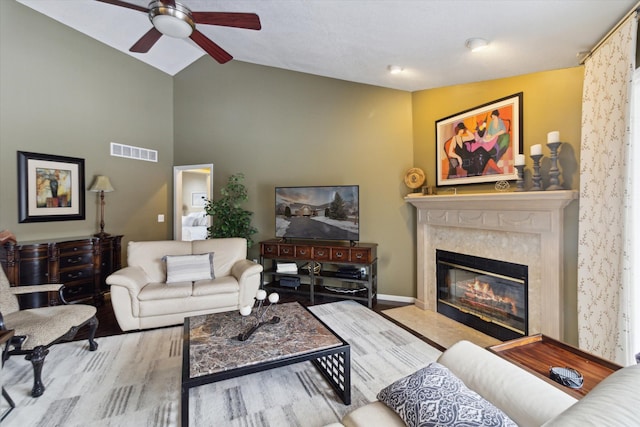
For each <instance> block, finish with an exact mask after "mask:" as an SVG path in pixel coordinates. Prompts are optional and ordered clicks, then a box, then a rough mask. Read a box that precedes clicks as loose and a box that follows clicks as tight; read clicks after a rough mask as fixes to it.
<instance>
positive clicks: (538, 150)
mask: <svg viewBox="0 0 640 427" xmlns="http://www.w3.org/2000/svg"><path fill="white" fill-rule="evenodd" d="M539 154H542V145H540V144H536V145H532V146H531V155H532V156H537V155H539Z"/></svg>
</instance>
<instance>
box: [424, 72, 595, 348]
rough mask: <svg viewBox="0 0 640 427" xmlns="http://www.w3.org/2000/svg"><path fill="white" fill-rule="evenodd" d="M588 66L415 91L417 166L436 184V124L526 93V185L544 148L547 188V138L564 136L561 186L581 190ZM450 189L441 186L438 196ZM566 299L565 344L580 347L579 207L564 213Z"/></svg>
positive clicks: (574, 205)
mask: <svg viewBox="0 0 640 427" xmlns="http://www.w3.org/2000/svg"><path fill="white" fill-rule="evenodd" d="M583 73H584V69H583V67H574V68H568V69H562V70H555V71H548V72H541V73H533V74H527V75H523V76H517V77H511V78H506V79H499V80H490V81H483V82H477V83H470V84H465V85H457V86H450V87H443V88H438V89H431V90H425V91H419V92H414V93H413V94H412V111H413V137H414V163H415V165H416V166H417V167H420V168H422V169H423V170H424V171H425V174H426V175H427V181H428V183H429V184H430V185H435V183H436V171H435V164H436V149H435V122H436V121H438V120H440V119H442V118H444V117H448V116H450V115H453V114H456V113H458V112H461V111H465V110H468V109H471V108H474V107H476V106H478V105H482V104H485V103H487V102H491V101H493V100H496V99H499V98H503V97H505V96H509V95H513V94H515V93H519V92H523V108H522V109H523V124H522V127H523V145H524V148H523V153H524V154H525V157H526V170H527V173H526V174H525V178H526V179H525V181H526V185H527V186H529V185H530V184H531V182H530V180H531V169H532V161H531V159H530V157H529V153H530V147H531V145H534V144H542V146H543V150H542V152H543V154H544V155H545V156H546V158H545V159H543V167H542V169H543V174H542V175H543V177H544V178H545V179H544V181H543V184H544V185H545V186H546V185H547V182H546V177H547V174H546V173H545V172H546V171H548V167H549V162H548V156H549V150H548V148H547V147H546V145H545V144H546V142H547V133H548V132H550V131H554V130H557V131H560V139H561V140H562V141H563V142H564V143H565V144H563V145H562V146H561V149H560V154H559V166H560V168H561V170H562V175H561V180H560V182H561V184H563V185H564V186H565V188H567V189H572V190H578V189H579V188H580V182H579V167H578V165H579V164H580V157H579V154H580V129H581V124H580V123H581V115H582V83H583ZM448 188H451V187H446V186H444V187H439V188H438V189H437V191H438V192H443V191H446V190H447V189H448ZM456 188H457V191H458V193H461V192H462V193H464V192H485V191H495V190H494V189H493V185H491V184H482V185H468V186H467V185H465V186H457V187H456ZM564 233H565V241H564V246H565V247H564V249H565V262H564V299H565V311H564V315H565V329H564V333H565V339H566V340H567V341H568V342H570V343H574V344H577V336H578V335H577V334H578V325H577V322H578V320H577V280H578V279H577V258H578V202H577V201H576V202H573V203H572V204H570V205H569V206H568V207H567V208H566V209H565V224H564Z"/></svg>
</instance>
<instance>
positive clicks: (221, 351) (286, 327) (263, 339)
mask: <svg viewBox="0 0 640 427" xmlns="http://www.w3.org/2000/svg"><path fill="white" fill-rule="evenodd" d="M254 313H255V310H254ZM254 313H252V314H251V316H250V317H251V318H252V320H253V319H255V315H254ZM273 316H278V317H280V322H279V323H276V324H266V325H264V326H262V327H261V328H259V329H258V330H257V331H256V332H254V333H253V335H252V336H251V337H250V338H249V339H248V340H246V341H240V340H239V339H238V335H239V334H240V333H242V332H244V331H246V330H247V329H248V328H250V327H251V325H252V323H251V322H250V321H249V320H248V319H247V318H245V317H242V316H241V315H240V313H239V312H238V311H228V312H223V313H214V314H206V315H201V316H193V317H190V318H189V337H188V339H189V377H190V378H196V377H200V376H203V375H210V374H215V373H219V372H223V371H228V370H231V369H236V368H241V367H246V366H251V365H255V364H258V363H263V362H268V361H274V360H278V359H282V358H285V357H290V356H296V355H300V354H304V353H308V352H310V351H316V350H323V349H327V348H331V347H335V346H338V345H341V344H342V343H343V342H342V340H341V339H340V338H339V337H337V336H336V335H335V334H333V333H332V332H331V331H330V330H329V329H327V328H326V327H325V326H324V325H323V324H322V323H321V322H320V321H319V320H318V319H317V318H316V317H315V316H314V315H313V314H311V313H310V312H309V311H308V310H307V309H305V308H304V307H302V306H301V305H300V304H299V303H297V302H292V303H286V304H276V305H274V306H271V307H270V308H269V311H268V312H267V315H266V316H265V320H267V319H270V318H271V317H273Z"/></svg>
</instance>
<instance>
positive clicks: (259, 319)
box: [238, 289, 280, 341]
mask: <svg viewBox="0 0 640 427" xmlns="http://www.w3.org/2000/svg"><path fill="white" fill-rule="evenodd" d="M266 297H267V293H266V292H265V291H264V290H262V289H261V290H258V293H257V294H256V297H255V298H254V300H255V301H257V302H258V305H257V307H256V308H255V309H252V308H251V306H247V307H243V308H241V309H240V314H241V315H242V316H243V323H247V322H249V323H250V326H249V328H248V329H247V330H246V331H245V332H242V333H240V334H239V335H238V340H239V341H246V340H248V339H249V338H251V335H253V333H254V332H255V331H257V330H258V329H259V328H260V327H262V326H264V325H274V324H276V323H278V322H280V318H279V317H278V316H273V317H272V318H271V319H269V320H264V319H265V318H266V317H267V312H268V311H269V309H270V308H271V307H273V306H275V305H276V303H277V302H278V300H279V299H280V297H279V295H278V294H277V293H275V292H274V293H272V294H271V295H269V305H266V306H265V305H264V302H265V299H266ZM254 305H255V302H254ZM252 314H253V316H252ZM245 319H246V320H245Z"/></svg>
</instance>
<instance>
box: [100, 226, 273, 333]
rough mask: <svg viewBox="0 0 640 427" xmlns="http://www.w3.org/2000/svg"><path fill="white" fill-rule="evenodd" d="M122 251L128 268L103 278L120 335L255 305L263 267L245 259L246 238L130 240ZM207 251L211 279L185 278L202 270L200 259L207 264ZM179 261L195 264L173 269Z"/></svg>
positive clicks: (201, 277)
mask: <svg viewBox="0 0 640 427" xmlns="http://www.w3.org/2000/svg"><path fill="white" fill-rule="evenodd" d="M127 251H128V253H127V266H126V267H125V268H123V269H121V270H118V271H116V272H114V273H113V274H111V275H110V276H109V277H107V283H108V284H109V285H111V302H112V305H113V311H114V312H115V315H116V319H117V321H118V324H119V325H120V328H121V329H122V330H123V331H128V330H134V329H148V328H156V327H160V326H168V325H177V324H180V323H183V322H184V318H185V317H190V316H196V315H200V314H205V313H216V312H221V311H231V310H239V309H240V307H243V306H247V305H252V304H253V303H254V297H255V295H256V292H257V291H258V288H259V287H260V273H261V272H262V266H261V265H260V264H257V263H255V262H253V261H251V260H248V259H246V258H247V242H246V240H245V239H241V238H229V239H208V240H194V241H188V242H186V241H175V240H166V241H147V242H129V244H128V247H127ZM211 253H213V256H212V263H213V272H212V277H213V278H209V277H204V278H203V276H202V275H200V276H194V277H189V274H190V272H193V273H194V274H195V273H196V272H197V270H201V269H200V268H199V267H201V266H202V258H203V256H204V257H205V258H206V260H207V263H209V261H211V258H210V255H209V254H211ZM199 255H203V256H199ZM185 256H187V257H185ZM183 260H187V261H188V260H194V261H195V262H197V263H199V265H197V264H195V265H194V268H190V266H191V264H183V266H184V268H183V269H182V270H181V271H179V270H178V269H177V267H172V266H175V265H178V264H177V261H180V262H182V261H183ZM167 265H169V266H170V271H169V275H170V277H169V279H172V278H173V279H174V280H167V279H168V277H167ZM207 265H208V264H207ZM207 265H204V266H203V267H204V268H205V270H206V268H207ZM171 269H173V271H171ZM176 272H177V273H176ZM178 273H179V274H178ZM167 282H169V283H167Z"/></svg>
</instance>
